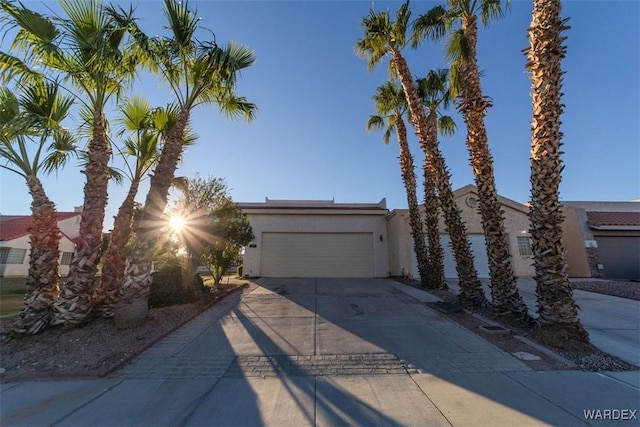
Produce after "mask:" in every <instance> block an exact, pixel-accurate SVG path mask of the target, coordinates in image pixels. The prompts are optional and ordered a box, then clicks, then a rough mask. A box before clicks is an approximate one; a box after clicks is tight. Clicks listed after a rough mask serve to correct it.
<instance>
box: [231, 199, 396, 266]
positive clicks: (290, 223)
mask: <svg viewBox="0 0 640 427" xmlns="http://www.w3.org/2000/svg"><path fill="white" fill-rule="evenodd" d="M245 212H246V213H247V216H248V218H249V221H250V223H251V227H252V228H253V234H254V235H255V239H254V241H253V242H251V244H250V245H249V246H248V247H247V248H246V249H245V254H244V262H243V265H244V267H243V268H244V274H246V275H249V276H260V253H261V248H262V233H264V232H276V233H277V232H289V233H296V232H298V233H365V232H366V233H373V258H374V275H375V277H387V276H388V274H389V261H388V252H387V226H386V221H385V214H386V211H379V212H377V213H375V214H365V213H359V212H357V211H351V212H350V213H345V212H343V211H334V210H327V211H320V210H317V211H315V212H313V211H311V212H309V211H296V210H294V209H292V210H289V211H288V212H286V213H284V212H273V211H271V212H256V210H247V211H245ZM380 236H382V241H381V240H380ZM254 245H255V247H251V246H254Z"/></svg>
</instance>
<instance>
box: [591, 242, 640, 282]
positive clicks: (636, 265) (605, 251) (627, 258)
mask: <svg viewBox="0 0 640 427" xmlns="http://www.w3.org/2000/svg"><path fill="white" fill-rule="evenodd" d="M595 237H596V241H597V242H598V255H600V261H601V262H602V265H603V266H604V277H606V278H607V279H626V280H629V279H640V238H639V237H634V236H629V237H627V236H595Z"/></svg>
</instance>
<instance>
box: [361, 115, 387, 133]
mask: <svg viewBox="0 0 640 427" xmlns="http://www.w3.org/2000/svg"><path fill="white" fill-rule="evenodd" d="M365 128H366V129H367V131H372V130H380V129H383V128H384V119H383V118H382V117H381V116H369V120H367V125H366V127H365Z"/></svg>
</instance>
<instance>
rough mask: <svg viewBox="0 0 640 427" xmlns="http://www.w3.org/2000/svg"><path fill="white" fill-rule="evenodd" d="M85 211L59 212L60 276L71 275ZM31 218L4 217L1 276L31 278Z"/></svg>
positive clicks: (0, 228) (0, 233) (1, 224)
mask: <svg viewBox="0 0 640 427" xmlns="http://www.w3.org/2000/svg"><path fill="white" fill-rule="evenodd" d="M81 210H82V208H76V209H75V210H74V211H73V212H57V214H56V215H57V216H58V227H59V228H60V231H61V232H62V237H61V239H60V274H61V275H63V276H65V275H67V274H68V273H69V265H70V264H71V260H72V258H73V253H74V250H75V243H74V239H75V238H76V237H78V234H79V229H80V215H81ZM30 226H31V216H28V215H0V277H15V276H18V277H19V276H27V275H28V273H29V256H28V255H29V249H30V244H29V232H28V229H29V227H30Z"/></svg>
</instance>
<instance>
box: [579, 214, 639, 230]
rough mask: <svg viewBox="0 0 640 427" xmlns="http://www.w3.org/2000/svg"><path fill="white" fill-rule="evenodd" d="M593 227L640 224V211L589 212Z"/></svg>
mask: <svg viewBox="0 0 640 427" xmlns="http://www.w3.org/2000/svg"><path fill="white" fill-rule="evenodd" d="M587 219H588V222H589V225H590V226H592V227H634V226H640V212H587Z"/></svg>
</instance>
